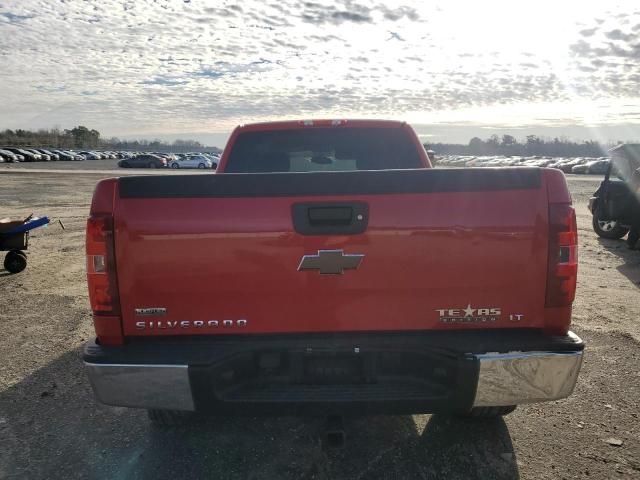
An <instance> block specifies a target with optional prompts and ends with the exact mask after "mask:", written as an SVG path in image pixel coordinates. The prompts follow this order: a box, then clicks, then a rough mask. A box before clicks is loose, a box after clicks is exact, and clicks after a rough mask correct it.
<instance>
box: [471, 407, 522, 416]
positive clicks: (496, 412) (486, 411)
mask: <svg viewBox="0 0 640 480" xmlns="http://www.w3.org/2000/svg"><path fill="white" fill-rule="evenodd" d="M515 409H516V405H507V406H503V407H474V408H472V409H471V410H469V411H468V412H467V413H463V414H462V415H460V416H461V417H466V418H493V417H501V416H503V415H508V414H510V413H511V412H513V411H514V410H515Z"/></svg>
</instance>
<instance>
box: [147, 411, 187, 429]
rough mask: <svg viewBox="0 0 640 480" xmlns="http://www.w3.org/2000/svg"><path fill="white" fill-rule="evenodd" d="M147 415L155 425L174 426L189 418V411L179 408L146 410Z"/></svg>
mask: <svg viewBox="0 0 640 480" xmlns="http://www.w3.org/2000/svg"><path fill="white" fill-rule="evenodd" d="M147 416H148V417H149V420H150V421H151V423H152V425H154V426H156V427H163V428H166V427H176V426H179V425H183V424H184V423H186V421H187V420H188V419H189V416H190V414H189V412H183V411H180V410H147Z"/></svg>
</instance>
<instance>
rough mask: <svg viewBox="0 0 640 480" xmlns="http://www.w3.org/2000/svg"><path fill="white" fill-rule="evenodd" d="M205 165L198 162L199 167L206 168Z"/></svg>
mask: <svg viewBox="0 0 640 480" xmlns="http://www.w3.org/2000/svg"><path fill="white" fill-rule="evenodd" d="M205 167H206V165H205V164H204V163H199V164H198V168H205Z"/></svg>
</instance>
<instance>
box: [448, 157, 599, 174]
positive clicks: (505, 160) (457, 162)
mask: <svg viewBox="0 0 640 480" xmlns="http://www.w3.org/2000/svg"><path fill="white" fill-rule="evenodd" d="M437 164H438V165H442V166H449V167H548V168H557V169H559V170H562V171H563V172H564V173H588V174H598V175H600V174H603V173H605V172H606V171H607V167H608V166H609V158H607V157H599V158H591V157H577V158H559V157H502V156H481V157H472V156H461V155H447V156H442V157H440V158H438V160H437Z"/></svg>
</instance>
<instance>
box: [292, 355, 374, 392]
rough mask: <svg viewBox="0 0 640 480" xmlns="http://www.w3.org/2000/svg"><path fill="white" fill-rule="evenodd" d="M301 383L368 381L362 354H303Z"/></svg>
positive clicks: (321, 383)
mask: <svg viewBox="0 0 640 480" xmlns="http://www.w3.org/2000/svg"><path fill="white" fill-rule="evenodd" d="M300 360H301V361H302V365H301V367H302V368H301V372H300V373H301V376H300V383H304V384H313V385H324V384H333V385H335V384H354V383H366V382H367V373H366V371H367V369H366V365H365V359H364V358H363V356H362V355H356V354H349V353H336V354H328V353H326V354H311V355H308V354H307V355H302V358H301V359H300Z"/></svg>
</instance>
